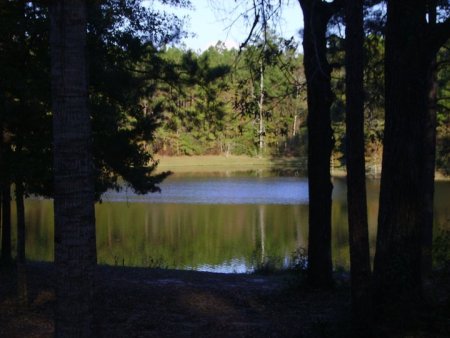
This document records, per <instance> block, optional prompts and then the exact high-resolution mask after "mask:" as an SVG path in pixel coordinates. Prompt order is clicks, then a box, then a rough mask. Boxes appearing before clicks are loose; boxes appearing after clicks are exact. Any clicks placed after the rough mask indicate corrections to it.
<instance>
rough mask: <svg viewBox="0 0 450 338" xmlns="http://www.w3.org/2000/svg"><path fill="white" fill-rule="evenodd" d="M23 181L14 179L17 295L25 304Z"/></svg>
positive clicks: (20, 301)
mask: <svg viewBox="0 0 450 338" xmlns="http://www.w3.org/2000/svg"><path fill="white" fill-rule="evenodd" d="M23 199H24V191H23V183H22V181H20V180H16V208H17V259H16V264H17V296H18V298H19V303H20V304H21V305H23V306H26V304H27V278H26V254H25V204H24V201H23Z"/></svg>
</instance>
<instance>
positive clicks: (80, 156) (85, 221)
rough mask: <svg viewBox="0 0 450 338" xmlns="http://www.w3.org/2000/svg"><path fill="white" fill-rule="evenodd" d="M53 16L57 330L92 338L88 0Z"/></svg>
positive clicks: (60, 6)
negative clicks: (87, 46)
mask: <svg viewBox="0 0 450 338" xmlns="http://www.w3.org/2000/svg"><path fill="white" fill-rule="evenodd" d="M50 18H51V35H50V44H51V60H52V67H51V75H52V105H53V114H54V116H53V144H54V163H53V164H54V190H55V193H54V210H55V263H56V268H57V276H58V277H57V287H56V295H57V310H56V325H55V334H56V336H57V337H90V336H93V331H92V324H93V310H92V307H93V291H94V271H95V265H96V248H95V244H96V243H95V214H94V185H93V178H92V167H93V161H92V155H91V124H90V116H89V111H88V108H87V88H88V87H87V68H86V2H85V1H84V0H70V1H69V0H60V1H53V2H52V3H51V8H50Z"/></svg>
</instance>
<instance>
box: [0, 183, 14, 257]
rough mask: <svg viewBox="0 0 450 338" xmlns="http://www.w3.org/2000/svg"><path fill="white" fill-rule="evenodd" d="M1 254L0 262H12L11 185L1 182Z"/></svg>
mask: <svg viewBox="0 0 450 338" xmlns="http://www.w3.org/2000/svg"><path fill="white" fill-rule="evenodd" d="M1 195H2V256H1V259H0V262H1V264H2V265H4V266H9V265H11V264H12V257H11V185H10V184H9V182H5V181H4V182H3V186H2V191H1Z"/></svg>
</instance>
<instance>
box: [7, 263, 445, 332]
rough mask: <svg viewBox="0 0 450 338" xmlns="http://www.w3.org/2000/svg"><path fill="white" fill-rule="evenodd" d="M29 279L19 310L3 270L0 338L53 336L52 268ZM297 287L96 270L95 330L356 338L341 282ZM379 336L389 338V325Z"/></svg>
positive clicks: (238, 278)
mask: <svg viewBox="0 0 450 338" xmlns="http://www.w3.org/2000/svg"><path fill="white" fill-rule="evenodd" d="M12 276H14V278H13V277H12ZM341 277H342V276H341ZM27 279H28V281H29V285H28V300H29V305H28V307H27V308H25V309H24V308H20V307H19V306H18V305H17V302H16V297H15V294H16V291H15V290H16V286H15V272H13V273H11V272H6V271H2V272H1V275H0V337H51V336H52V335H53V330H54V321H53V318H54V311H55V305H56V302H55V294H54V285H55V272H54V267H53V265H52V264H51V263H32V264H30V265H29V266H28V276H27ZM298 285H299V278H298V277H294V276H293V275H292V274H287V273H286V274H275V275H271V276H262V275H243V274H215V273H206V272H195V271H179V270H160V269H145V268H125V267H106V266H100V267H98V269H97V272H96V287H97V289H96V295H95V314H94V317H95V322H94V323H95V328H94V332H95V336H96V337H349V336H354V335H355V332H353V333H352V332H351V329H350V326H351V324H350V292H349V288H348V285H346V281H345V278H340V282H339V283H338V286H337V287H336V289H335V290H334V291H332V292H319V291H313V290H303V289H301V288H299V287H298ZM436 320H437V318H435V319H433V320H432V321H430V323H431V322H435V321H436ZM444 322H446V323H447V322H448V321H446V320H445V319H444ZM442 324H444V323H443V322H442V321H440V324H439V326H440V327H439V328H436V327H434V328H433V326H434V325H431V327H430V326H429V327H428V330H426V331H428V332H431V331H433V332H432V333H427V332H424V331H423V330H421V329H418V331H416V332H420V333H419V334H418V335H414V334H413V335H409V336H413V337H416V336H417V337H438V336H441V334H440V333H442V332H445V328H444V329H443V327H442ZM448 324H449V323H447V324H444V325H448ZM448 328H450V325H448ZM429 330H431V331H429ZM377 331H378V333H379V334H383V335H385V334H386V328H382V327H379V328H378V329H377ZM375 336H378V334H375ZM388 336H390V335H388ZM395 336H399V337H401V336H403V335H401V334H400V335H398V334H397V335H395ZM442 336H445V334H444V335H442Z"/></svg>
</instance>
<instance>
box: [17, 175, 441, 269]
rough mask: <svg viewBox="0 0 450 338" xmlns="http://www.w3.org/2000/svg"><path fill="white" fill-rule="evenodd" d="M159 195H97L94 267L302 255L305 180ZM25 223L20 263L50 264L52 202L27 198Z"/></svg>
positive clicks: (207, 179)
mask: <svg viewBox="0 0 450 338" xmlns="http://www.w3.org/2000/svg"><path fill="white" fill-rule="evenodd" d="M333 184H334V191H333V213H332V217H333V229H332V238H333V244H332V245H333V261H334V265H335V267H342V268H348V266H349V247H348V233H347V232H348V229H347V202H346V186H345V180H344V179H340V178H334V179H333ZM161 189H162V192H161V193H156V194H150V195H145V196H138V195H135V194H133V193H132V192H131V191H127V190H125V191H122V192H119V193H117V192H108V193H106V194H105V195H104V196H103V201H102V203H98V204H97V205H96V221H97V248H98V263H100V264H109V265H126V266H150V267H159V266H160V267H168V268H177V269H194V270H200V271H216V272H250V271H253V269H254V268H255V267H256V266H258V265H260V264H261V262H262V261H263V260H264V259H267V258H270V259H272V260H273V261H276V262H278V264H280V265H287V264H289V262H290V259H291V255H292V253H293V252H294V251H295V250H296V249H297V248H307V240H308V186H307V180H306V179H305V178H299V177H271V176H265V175H261V174H260V173H259V174H258V173H247V174H240V175H236V174H233V175H225V174H216V175H212V174H209V175H206V174H203V175H202V176H198V175H189V174H184V175H173V176H172V177H170V178H168V179H167V180H166V181H165V182H164V183H163V184H162V185H161ZM367 189H368V214H369V234H370V245H371V250H372V254H373V251H374V248H375V240H376V238H375V236H376V219H377V212H378V191H379V181H378V180H368V181H367ZM435 194H436V195H435V200H436V201H435V227H436V229H443V228H447V229H449V228H450V199H449V196H450V182H448V181H440V182H436V192H435ZM13 213H15V210H13ZM26 219H27V240H26V250H27V257H28V259H31V260H45V261H50V260H52V259H53V227H54V223H53V203H52V201H51V200H46V199H36V198H35V199H33V198H30V199H27V200H26ZM14 238H15V237H14Z"/></svg>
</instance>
